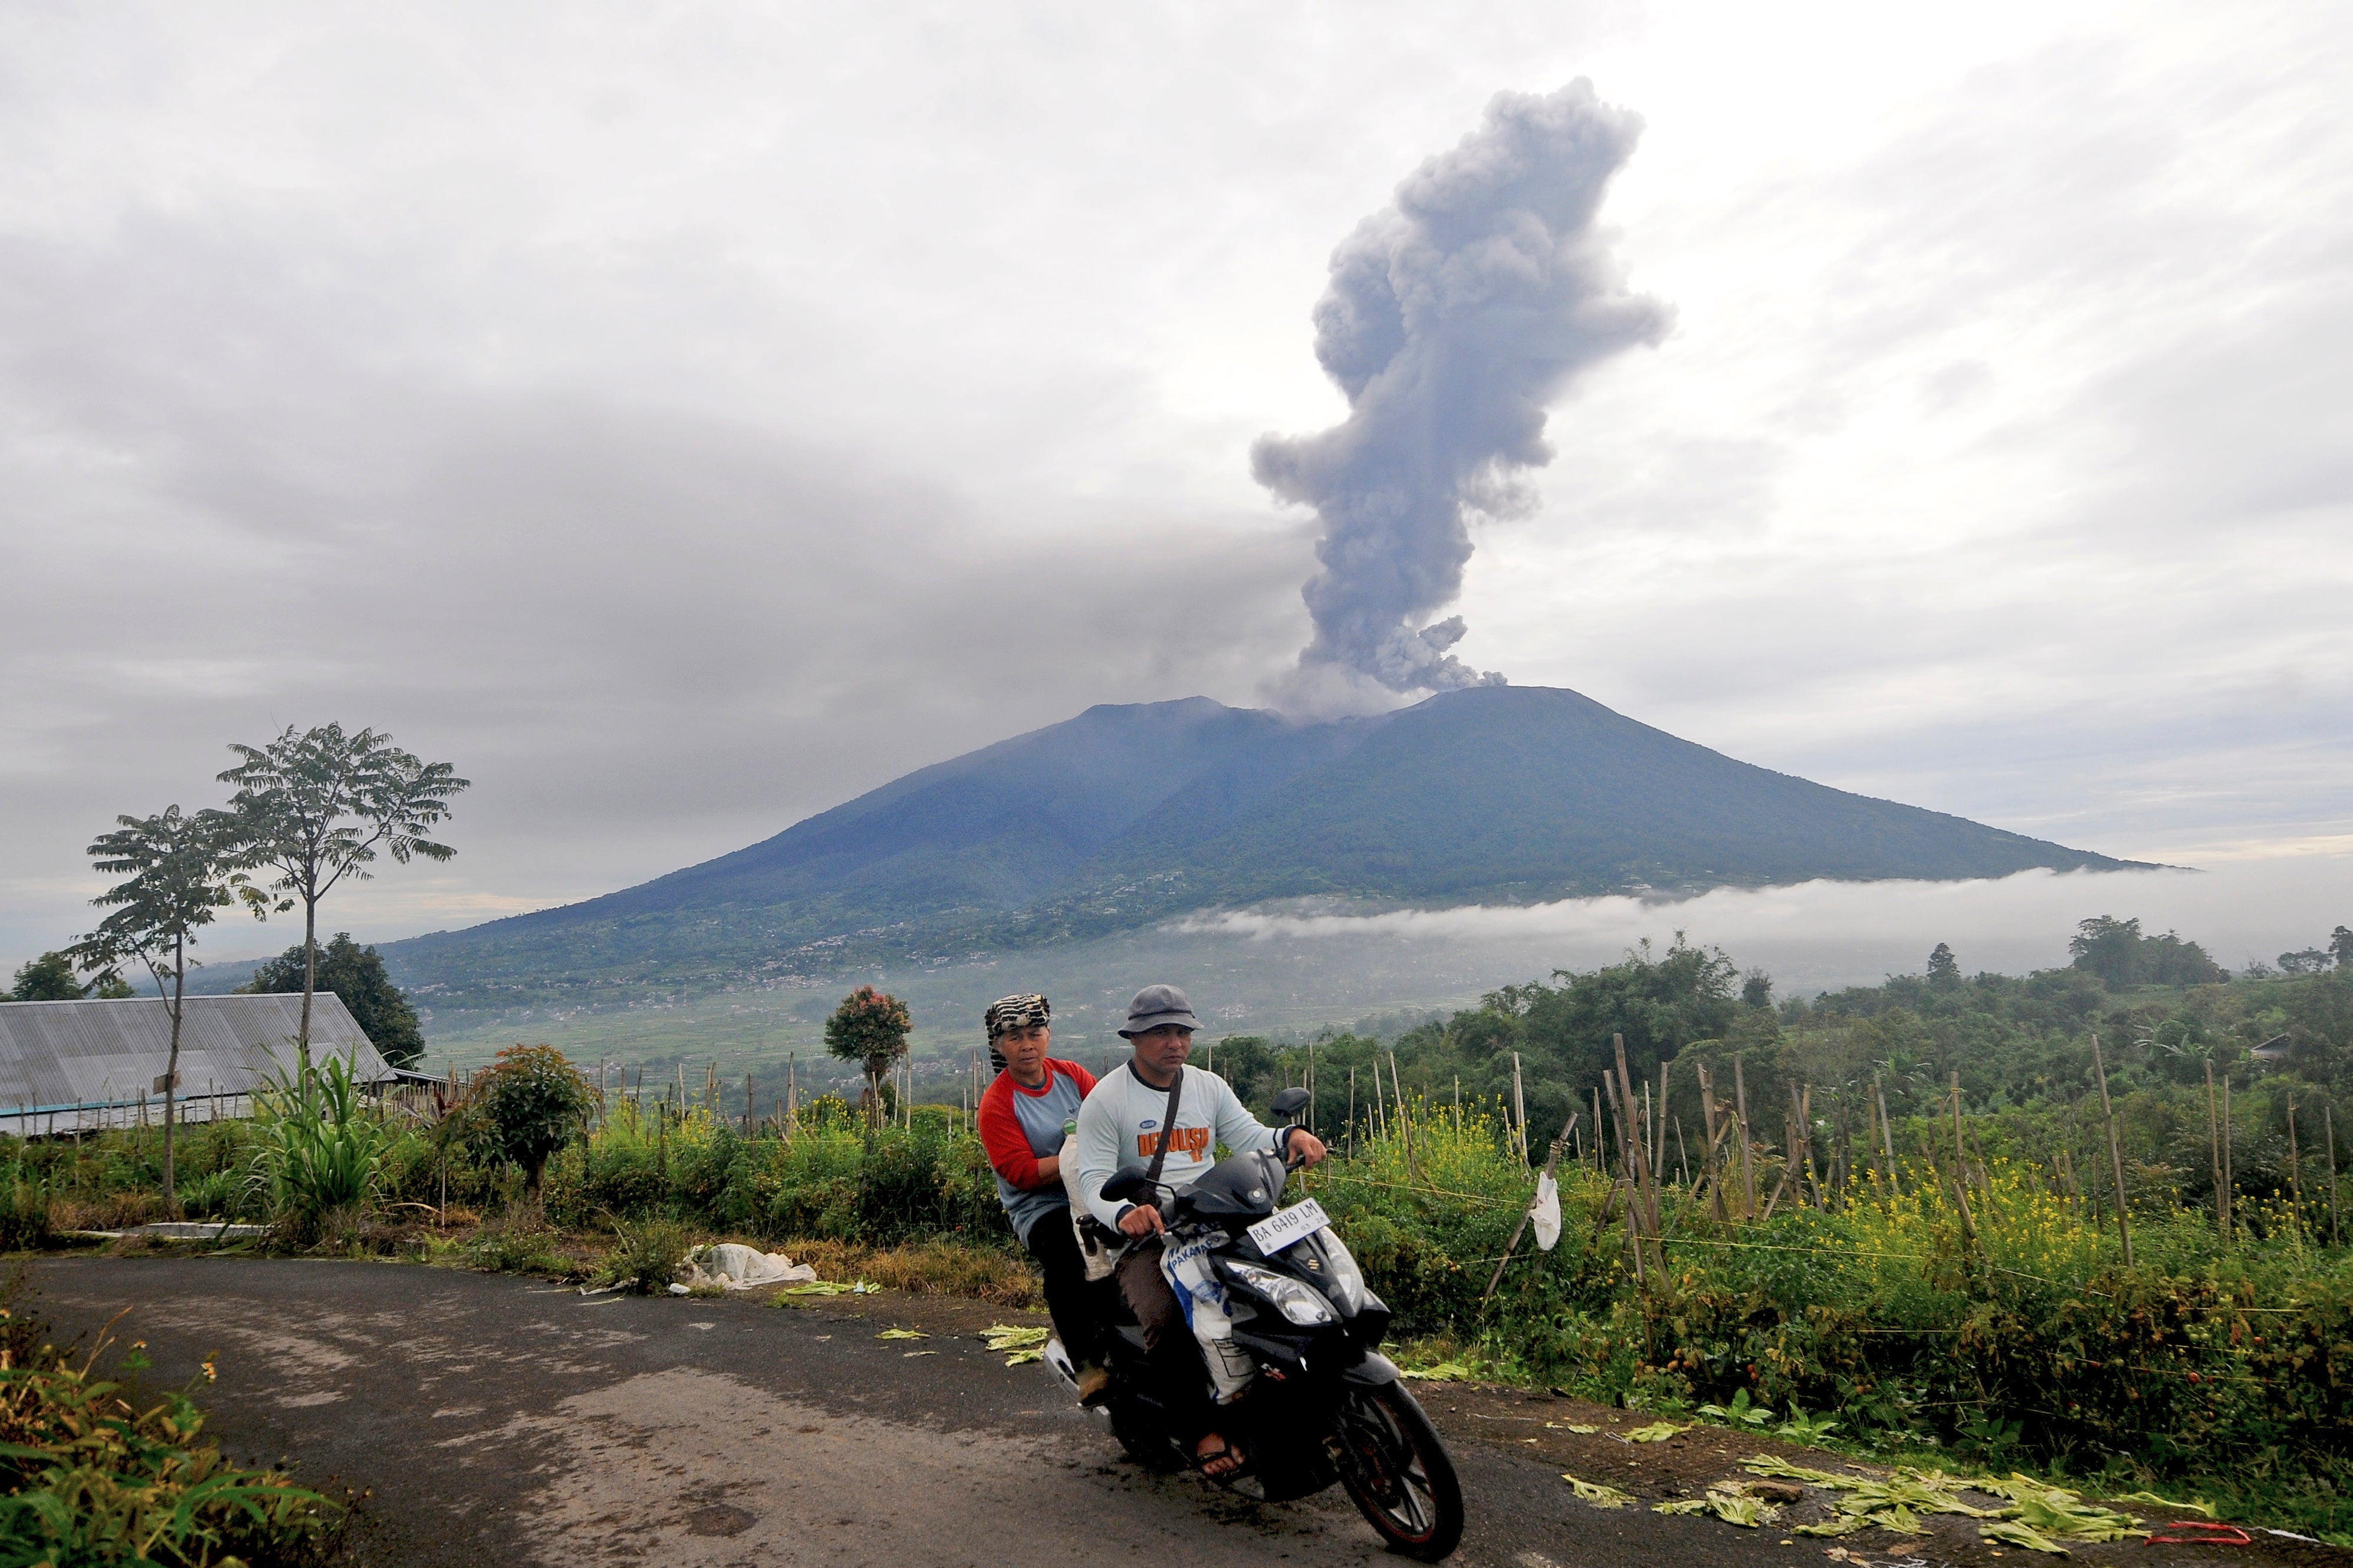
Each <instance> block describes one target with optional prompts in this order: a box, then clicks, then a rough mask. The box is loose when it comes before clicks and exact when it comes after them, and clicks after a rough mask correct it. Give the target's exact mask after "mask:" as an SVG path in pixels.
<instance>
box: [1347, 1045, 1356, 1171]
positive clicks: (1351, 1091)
mask: <svg viewBox="0 0 2353 1568" xmlns="http://www.w3.org/2000/svg"><path fill="white" fill-rule="evenodd" d="M1348 1158H1349V1159H1351V1160H1353V1159H1355V1158H1356V1068H1355V1067H1354V1066H1353V1065H1351V1066H1350V1067H1349V1068H1348Z"/></svg>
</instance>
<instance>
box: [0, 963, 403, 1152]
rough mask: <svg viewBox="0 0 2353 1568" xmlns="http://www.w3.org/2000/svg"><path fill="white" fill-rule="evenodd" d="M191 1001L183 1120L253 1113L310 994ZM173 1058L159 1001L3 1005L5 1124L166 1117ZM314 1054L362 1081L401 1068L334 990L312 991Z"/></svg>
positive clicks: (0, 1093)
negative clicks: (346, 1067)
mask: <svg viewBox="0 0 2353 1568" xmlns="http://www.w3.org/2000/svg"><path fill="white" fill-rule="evenodd" d="M184 1009H185V1010H184V1011H183V1013H182V1016H181V1021H180V1089H179V1109H178V1111H177V1114H178V1115H179V1116H180V1117H181V1118H183V1119H185V1120H186V1121H212V1120H214V1119H216V1118H227V1117H237V1116H245V1115H248V1114H249V1113H250V1112H251V1110H252V1099H251V1097H252V1095H253V1092H254V1091H255V1090H256V1089H260V1088H262V1087H264V1086H265V1085H267V1084H268V1083H269V1081H271V1080H272V1079H276V1078H277V1077H279V1076H280V1074H282V1073H290V1072H291V1071H292V1069H293V1068H294V1065H295V1048H294V1040H295V1035H296V1032H297V1031H298V1030H299V1029H300V1028H301V1022H302V998H301V995H299V994H273V995H266V996H191V997H189V998H187V1000H186V1002H185V1004H184ZM171 1055H172V1014H171V1010H170V1008H169V1007H168V1006H167V1005H165V1004H164V1002H163V1001H162V1000H161V999H160V998H156V997H152V996H140V997H131V998H127V999H122V1000H116V1001H84V1002H0V1132H10V1133H14V1134H16V1136H18V1137H26V1138H38V1137H46V1136H48V1135H50V1134H52V1133H63V1132H75V1131H97V1130H99V1129H100V1128H105V1127H122V1126H126V1125H137V1124H139V1123H142V1122H147V1123H157V1122H161V1121H162V1120H163V1117H164V1069H165V1067H166V1066H167V1064H168V1063H169V1062H170V1060H171ZM329 1057H339V1058H343V1059H345V1060H348V1061H349V1062H350V1063H351V1064H352V1071H353V1076H354V1077H356V1078H357V1079H359V1080H360V1081H361V1082H363V1083H368V1084H385V1083H390V1082H393V1081H395V1080H396V1079H398V1078H399V1077H400V1076H401V1075H400V1074H398V1073H396V1071H395V1070H394V1069H393V1068H392V1067H391V1066H390V1065H389V1064H388V1063H386V1062H385V1059H384V1057H383V1055H382V1054H381V1053H379V1052H378V1051H377V1050H376V1048H375V1046H373V1045H371V1044H370V1043H369V1042H368V1037H367V1036H366V1034H365V1033H364V1032H363V1031H362V1030H361V1028H360V1026H359V1025H358V1024H357V1023H355V1022H354V1021H353V1018H352V1015H351V1012H350V1010H349V1009H348V1008H346V1007H345V1006H344V1005H343V998H342V997H340V996H338V995H336V994H334V993H333V992H332V991H322V992H320V993H318V994H316V995H315V996H313V997H312V998H311V1059H312V1060H314V1061H321V1062H323V1061H324V1060H326V1059H327V1058H329Z"/></svg>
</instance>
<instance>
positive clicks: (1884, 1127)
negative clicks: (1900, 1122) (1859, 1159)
mask: <svg viewBox="0 0 2353 1568" xmlns="http://www.w3.org/2000/svg"><path fill="white" fill-rule="evenodd" d="M1871 1093H1872V1098H1873V1099H1874V1100H1878V1101H1879V1137H1880V1141H1881V1142H1882V1143H1883V1145H1884V1146H1885V1147H1886V1150H1887V1184H1888V1186H1889V1188H1890V1189H1892V1190H1894V1191H1899V1192H1900V1191H1902V1190H1903V1183H1901V1182H1900V1181H1898V1180H1897V1179H1896V1175H1895V1129H1894V1127H1893V1126H1891V1125H1890V1124H1889V1123H1888V1121H1887V1092H1886V1091H1885V1090H1884V1089H1881V1088H1880V1087H1879V1076H1878V1075H1877V1074H1876V1073H1874V1074H1873V1075H1872V1079H1871Z"/></svg>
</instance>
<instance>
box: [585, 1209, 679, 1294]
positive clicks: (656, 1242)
mask: <svg viewBox="0 0 2353 1568" xmlns="http://www.w3.org/2000/svg"><path fill="white" fill-rule="evenodd" d="M613 1236H614V1240H615V1244H616V1245H615V1246H614V1247H613V1251H612V1253H611V1255H610V1256H608V1257H607V1258H606V1259H605V1269H604V1273H603V1274H602V1275H601V1276H600V1279H601V1280H602V1282H603V1283H605V1284H607V1285H627V1286H628V1288H629V1289H632V1290H635V1291H636V1292H637V1293H638V1295H640V1296H659V1295H660V1294H662V1293H663V1292H664V1291H666V1290H668V1289H670V1284H671V1282H672V1281H674V1280H676V1279H677V1278H678V1271H679V1270H680V1269H681V1268H684V1267H686V1255H687V1253H688V1252H690V1251H691V1250H692V1248H693V1247H694V1233H693V1232H692V1231H691V1230H690V1229H689V1228H688V1227H687V1226H683V1225H681V1224H680V1223H679V1222H678V1221H676V1220H672V1219H649V1220H641V1221H639V1222H638V1223H637V1224H635V1225H632V1224H630V1223H629V1222H628V1221H627V1220H616V1221H615V1222H614V1223H613Z"/></svg>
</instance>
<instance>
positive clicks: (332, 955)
mask: <svg viewBox="0 0 2353 1568" xmlns="http://www.w3.org/2000/svg"><path fill="white" fill-rule="evenodd" d="M304 959H305V954H304V951H303V947H302V944H301V942H296V943H295V944H294V945H293V946H292V947H290V948H288V949H287V950H286V951H285V952H281V953H280V954H279V955H278V956H277V957H276V958H273V959H270V960H269V961H267V962H266V963H263V964H262V965H261V966H260V967H259V969H256V970H255V971H254V972H253V978H252V979H250V980H248V981H247V982H246V983H245V984H243V985H240V986H238V987H237V989H238V990H240V991H246V992H251V993H254V994H274V993H286V994H291V993H294V992H299V991H301V989H302V977H303V973H304V972H305V970H306V969H307V968H308V965H307V964H306V963H305V962H304ZM317 981H318V984H317V989H318V990H321V991H332V992H333V993H334V994H336V995H338V996H340V997H342V998H343V1005H344V1006H345V1007H348V1008H350V1009H351V1014H352V1018H353V1021H354V1022H356V1023H357V1024H358V1025H359V1026H360V1032H361V1033H362V1034H364V1035H365V1036H367V1037H368V1043H369V1044H370V1045H372V1046H374V1047H375V1048H376V1049H377V1050H378V1051H380V1052H381V1053H383V1056H384V1059H385V1060H386V1061H388V1062H390V1063H391V1064H392V1065H393V1066H395V1067H397V1068H405V1067H414V1066H415V1065H416V1064H417V1060H418V1059H419V1058H422V1057H423V1056H424V1055H425V1031H424V1029H423V1028H422V1027H421V1026H419V1025H418V1023H417V1012H416V1009H414V1008H412V1007H411V1006H410V1005H408V998H407V997H406V995H404V994H402V993H401V990H400V987H399V986H397V985H395V984H393V983H392V976H391V975H390V974H389V973H385V967H384V958H383V956H382V955H381V954H380V953H378V952H376V950H375V948H374V947H373V946H370V947H362V946H360V945H359V944H358V943H357V942H353V941H352V933H351V932H349V931H337V932H336V933H335V934H334V937H333V938H332V940H331V941H329V942H325V943H323V944H322V946H321V947H320V949H319V963H318V971H317Z"/></svg>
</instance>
